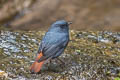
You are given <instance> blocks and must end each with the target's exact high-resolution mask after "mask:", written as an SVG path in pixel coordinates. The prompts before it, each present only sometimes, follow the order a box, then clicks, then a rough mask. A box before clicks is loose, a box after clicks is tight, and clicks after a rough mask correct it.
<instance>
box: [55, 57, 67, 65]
mask: <svg viewBox="0 0 120 80" xmlns="http://www.w3.org/2000/svg"><path fill="white" fill-rule="evenodd" d="M57 59H58V60H59V61H60V62H61V63H62V64H64V65H65V64H66V63H65V62H64V61H63V60H61V59H60V58H57Z"/></svg>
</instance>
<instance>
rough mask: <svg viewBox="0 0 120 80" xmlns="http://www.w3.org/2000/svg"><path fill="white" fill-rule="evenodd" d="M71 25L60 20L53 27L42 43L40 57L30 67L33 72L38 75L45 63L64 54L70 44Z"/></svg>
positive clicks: (39, 51)
mask: <svg viewBox="0 0 120 80" xmlns="http://www.w3.org/2000/svg"><path fill="white" fill-rule="evenodd" d="M69 24H71V22H67V21H65V20H59V21H56V22H55V23H53V24H52V25H51V27H50V29H49V30H48V32H46V34H45V36H44V37H43V39H42V41H41V43H40V47H39V50H38V56H37V58H36V60H35V62H34V63H33V64H32V66H31V67H30V71H31V72H33V73H38V72H39V71H40V69H41V67H42V65H43V64H44V62H45V61H47V60H48V59H54V58H57V57H58V56H60V55H61V54H62V53H63V51H64V49H65V48H66V46H67V44H68V42H69Z"/></svg>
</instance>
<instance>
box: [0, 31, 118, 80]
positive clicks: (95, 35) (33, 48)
mask: <svg viewBox="0 0 120 80" xmlns="http://www.w3.org/2000/svg"><path fill="white" fill-rule="evenodd" d="M70 33H71V37H70V43H69V45H68V47H67V48H66V50H65V52H64V54H62V55H61V56H60V57H59V58H60V59H62V60H63V61H65V62H66V64H61V63H60V62H59V61H58V60H57V59H55V60H53V61H52V63H47V64H45V65H44V66H43V68H42V70H41V72H40V73H39V74H31V73H30V72H29V67H30V65H31V64H32V63H33V61H34V59H35V57H36V53H37V49H38V45H39V42H40V40H41V38H42V36H43V35H44V31H38V32H36V31H23V32H21V31H17V32H10V31H1V34H0V59H1V60H0V70H2V71H4V72H5V73H7V74H8V76H7V77H5V79H12V80H34V79H36V80H37V79H38V80H46V79H47V80H114V79H119V78H120V33H117V32H116V33H115V32H108V31H101V32H99V31H98V32H92V31H89V32H84V31H71V32H70ZM0 79H3V78H0Z"/></svg>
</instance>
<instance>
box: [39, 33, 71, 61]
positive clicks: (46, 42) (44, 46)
mask: <svg viewBox="0 0 120 80" xmlns="http://www.w3.org/2000/svg"><path fill="white" fill-rule="evenodd" d="M48 38H49V39H48ZM68 41H69V38H68V37H65V36H63V35H62V36H59V37H57V38H56V37H54V38H53V37H52V38H50V36H49V37H45V38H43V40H42V41H41V44H40V48H39V51H42V53H43V57H41V59H40V60H39V61H38V62H41V61H43V60H45V59H48V58H50V57H53V56H55V55H56V53H58V52H59V51H60V50H61V49H64V48H65V47H66V46H67V43H68Z"/></svg>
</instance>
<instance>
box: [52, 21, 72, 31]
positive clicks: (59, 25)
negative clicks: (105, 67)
mask: <svg viewBox="0 0 120 80" xmlns="http://www.w3.org/2000/svg"><path fill="white" fill-rule="evenodd" d="M70 24H72V22H67V21H65V20H59V21H56V22H54V23H53V24H52V26H51V28H52V29H56V30H58V29H60V30H64V31H65V30H69V25H70Z"/></svg>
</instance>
